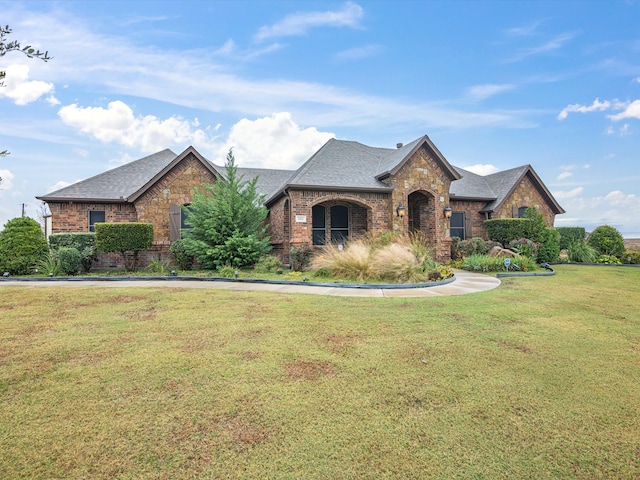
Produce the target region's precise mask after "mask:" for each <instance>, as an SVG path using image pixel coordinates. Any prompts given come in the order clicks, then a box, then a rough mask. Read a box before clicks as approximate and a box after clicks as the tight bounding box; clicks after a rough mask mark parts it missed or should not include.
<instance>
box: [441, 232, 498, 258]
mask: <svg viewBox="0 0 640 480" xmlns="http://www.w3.org/2000/svg"><path fill="white" fill-rule="evenodd" d="M452 238H453V243H452V244H451V258H452V259H453V260H459V259H462V258H464V257H468V256H470V255H485V254H486V253H488V252H489V250H491V249H492V248H493V247H495V246H502V244H499V243H498V242H495V241H493V240H488V241H487V240H484V239H482V238H480V237H473V238H470V239H466V240H460V239H459V238H458V237H452Z"/></svg>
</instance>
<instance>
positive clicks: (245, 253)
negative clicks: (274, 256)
mask: <svg viewBox="0 0 640 480" xmlns="http://www.w3.org/2000/svg"><path fill="white" fill-rule="evenodd" d="M263 247H264V241H263V240H260V239H258V238H257V237H256V236H255V235H246V236H244V235H241V234H240V233H239V232H236V233H234V234H233V235H231V237H229V238H227V239H226V240H225V241H224V243H223V244H221V245H215V246H213V247H211V248H210V250H209V255H208V256H207V257H204V258H202V259H201V260H203V262H202V265H203V266H204V267H206V268H211V267H214V266H215V267H220V266H224V265H230V266H232V267H235V268H242V267H246V266H249V265H253V264H254V263H256V262H257V261H258V260H259V259H260V257H261V256H262V255H264V250H265V249H264V248H263Z"/></svg>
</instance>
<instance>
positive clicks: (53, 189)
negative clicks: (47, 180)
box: [47, 180, 80, 194]
mask: <svg viewBox="0 0 640 480" xmlns="http://www.w3.org/2000/svg"><path fill="white" fill-rule="evenodd" d="M79 181H80V180H76V181H75V182H72V183H69V182H65V181H64V180H60V181H59V182H56V183H54V184H53V185H51V186H50V187H48V188H47V194H49V193H51V192H57V191H58V190H60V189H62V188H64V187H68V186H69V185H73V184H74V183H78V182H79Z"/></svg>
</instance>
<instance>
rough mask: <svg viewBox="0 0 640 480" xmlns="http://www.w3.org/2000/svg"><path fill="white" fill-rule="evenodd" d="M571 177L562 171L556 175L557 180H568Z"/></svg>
mask: <svg viewBox="0 0 640 480" xmlns="http://www.w3.org/2000/svg"><path fill="white" fill-rule="evenodd" d="M572 176H573V173H571V172H569V171H564V172H562V173H561V174H560V175H558V178H557V180H564V179H565V178H569V177H572Z"/></svg>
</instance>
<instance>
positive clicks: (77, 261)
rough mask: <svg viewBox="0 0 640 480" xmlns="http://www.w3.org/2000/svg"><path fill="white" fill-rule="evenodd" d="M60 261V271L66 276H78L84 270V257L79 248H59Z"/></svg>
mask: <svg viewBox="0 0 640 480" xmlns="http://www.w3.org/2000/svg"><path fill="white" fill-rule="evenodd" d="M58 261H59V262H60V271H61V272H62V273H64V274H65V275H77V274H78V273H80V270H82V255H81V254H80V252H79V251H78V249H77V248H74V247H61V248H59V249H58Z"/></svg>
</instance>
